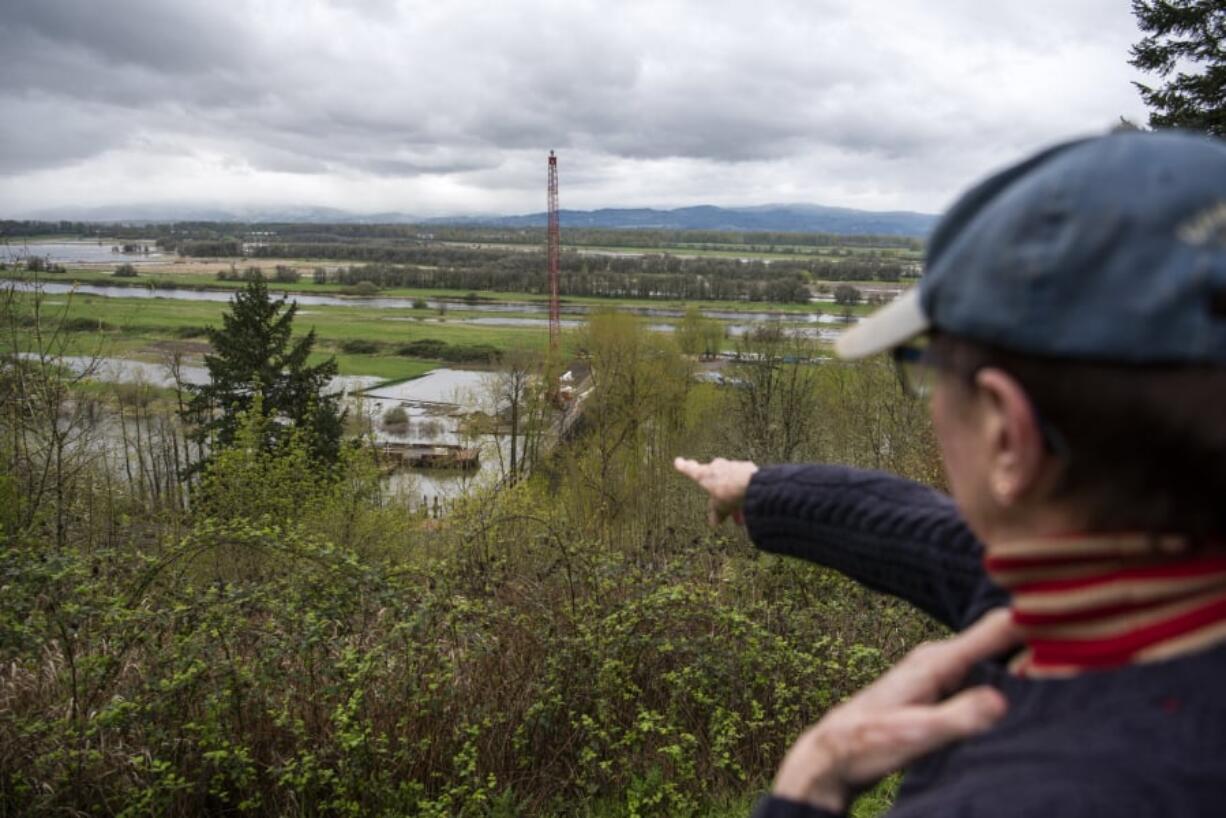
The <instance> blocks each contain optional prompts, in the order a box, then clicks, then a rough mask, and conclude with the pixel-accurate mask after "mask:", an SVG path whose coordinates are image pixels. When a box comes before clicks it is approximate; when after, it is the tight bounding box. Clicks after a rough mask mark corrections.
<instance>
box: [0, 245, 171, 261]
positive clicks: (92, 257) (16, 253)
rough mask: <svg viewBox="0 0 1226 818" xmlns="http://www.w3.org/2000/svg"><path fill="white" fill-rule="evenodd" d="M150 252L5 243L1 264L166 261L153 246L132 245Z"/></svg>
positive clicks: (0, 258)
mask: <svg viewBox="0 0 1226 818" xmlns="http://www.w3.org/2000/svg"><path fill="white" fill-rule="evenodd" d="M129 243H130V244H140V245H142V246H146V247H148V248H149V252H148V253H147V254H146V253H120V252H117V251H115V250H112V249H111V248H113V247H115V246H117V244H116V243H115V242H113V241H108V242H104V243H102V244H99V243H98V242H96V241H48V242H41V241H40V242H34V243H30V244H26V243H24V242H22V243H13V242H4V243H3V244H0V261H7V262H13V261H19V260H21V259H24V258H27V257H29V256H38V257H40V258H45V259H47V261H51V262H57V263H60V264H98V263H108V262H114V263H115V264H150V263H152V262H159V261H162V260H163V259H164V256H163V255H162V253H161V252H160V251H159V250H158V249H157V248H156V247H154V245H153V243H152V242H129Z"/></svg>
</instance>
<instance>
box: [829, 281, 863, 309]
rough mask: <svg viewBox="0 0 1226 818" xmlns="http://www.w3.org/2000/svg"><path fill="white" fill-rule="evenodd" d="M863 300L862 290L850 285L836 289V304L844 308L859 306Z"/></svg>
mask: <svg viewBox="0 0 1226 818" xmlns="http://www.w3.org/2000/svg"><path fill="white" fill-rule="evenodd" d="M860 298H861V293H860V290H859V289H857V288H855V287H853V286H851V285H850V284H840V285H839V286H837V287H835V288H834V303H836V304H842V305H844V306H852V305H854V304H859V303H860Z"/></svg>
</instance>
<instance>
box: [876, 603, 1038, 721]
mask: <svg viewBox="0 0 1226 818" xmlns="http://www.w3.org/2000/svg"><path fill="white" fill-rule="evenodd" d="M1021 641H1022V636H1021V632H1020V631H1019V630H1018V628H1017V627H1016V626H1015V625H1014V624H1013V618H1012V615H1011V614H1010V613H1009V611H1008V609H1005V608H999V609H997V610H994V611H990V612H989V613H987V614H985V615H984V616H983V617H982V618H981V619H980V620H979V621H978V622H976V623H975V624H974V625H972V626H971V627H970V628H967V629H966V630H965V631H963V632H962V633H960V634H958V635H956V636H953V637H951V638H949V639H945V640H943V641H940V642H928V643H926V644H923V645H920V646H919V647H917V648H916V649H915V650H913V651H911V652H910V653H909V654H907V656H906V658H904V659H903V660H902V661H901V662H899V663H898V664H897V665H895V666H894V667H893V668H891V669H890V670H889V671H887V672H886V674H885V675H884V676H882V677H881V678H880V679H878V680H877V682H875V683H874V684H872V685H870V686H869V687H868V688H866V689H865V690H863V691H862V692H861V693H860V697H861V698H863V699H864V700H865V702H866V703H871V705H872V706H874V707H897V706H900V705H908V704H925V703H931V702H935V701H937V700H938V699H940V698H941V697H942V696H943V695H944V694H946V693H948V692H949V691H951V690H954V689H956V688H957V687H958V685H959V684H960V683H961V681H962V679H963V677H965V676H966V674H967V672H968V671H969V670H970V669H971V666H972V665H974V664H975V663H976V662H981V661H983V660H985V659H990V658H992V657H994V656H998V655H1000V654H1002V653H1004V652H1005V651H1007V650H1009V649H1010V648H1012V647H1014V646H1016V645H1018V644H1021Z"/></svg>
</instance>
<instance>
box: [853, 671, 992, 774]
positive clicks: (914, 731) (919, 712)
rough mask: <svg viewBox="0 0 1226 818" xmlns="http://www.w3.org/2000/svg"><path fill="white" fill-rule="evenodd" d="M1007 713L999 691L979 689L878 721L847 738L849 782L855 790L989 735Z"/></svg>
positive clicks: (893, 713) (873, 721) (869, 723)
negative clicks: (929, 756)
mask: <svg viewBox="0 0 1226 818" xmlns="http://www.w3.org/2000/svg"><path fill="white" fill-rule="evenodd" d="M1007 710H1008V703H1007V702H1006V701H1005V697H1004V696H1003V695H1002V694H1001V692H1000V691H999V690H996V689H995V688H991V687H976V688H971V689H969V690H964V691H962V692H961V693H959V694H958V695H956V696H953V697H951V698H949V699H947V700H946V701H943V702H941V703H940V704H936V705H912V706H909V707H904V708H899V709H897V710H894V711H892V712H890V713H888V714H887V715H883V716H882V717H881V718H879V719H873V720H872V721H870V722H867V723H864V724H862V725H861V726H860V728H859V730H857V731H856V732H855V734H853V735H850V736H847V737H846V738H845V741H846V742H847V743H846V745H845V746H844V747H843V748H842V749H843V753H842V755H843V758H844V759H845V760H846V763H847V768H846V769H845V771H844V773H843V775H844V776H845V780H847V781H848V783H851V784H853V785H854V786H859V785H862V784H866V783H869V782H872V781H876V780H877V779H879V778H881V777H882V776H884V775H887V774H888V773H891V772H893V771H895V770H897V769H899V768H901V767H905V766H906V765H908V764H910V763H911V762H912V761H914V760H915V759H917V758H921V757H923V756H925V755H927V754H928V753H931V752H933V751H935V750H938V749H940V748H941V747H944V746H945V745H947V744H952V743H953V742H955V741H963V740H965V739H968V738H971V737H973V736H977V735H979V734H980V733H983V732H986V731H987V730H989V729H991V727H992V726H993V725H995V724H996V723H997V722H999V721H1000V720H1001V718H1003V717H1004V715H1005V712H1006V711H1007ZM857 745H858V746H857Z"/></svg>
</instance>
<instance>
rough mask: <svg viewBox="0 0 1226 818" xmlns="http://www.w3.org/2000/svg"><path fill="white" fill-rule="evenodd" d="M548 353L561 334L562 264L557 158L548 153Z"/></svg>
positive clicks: (556, 347)
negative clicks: (560, 287) (559, 288)
mask: <svg viewBox="0 0 1226 818" xmlns="http://www.w3.org/2000/svg"><path fill="white" fill-rule="evenodd" d="M548 195H549V231H548V237H547V239H546V242H547V247H548V254H547V255H548V259H549V351H550V352H551V353H556V352H557V351H558V338H559V337H560V336H561V334H562V309H561V306H560V305H559V303H558V271H559V270H560V269H561V264H562V230H561V223H560V221H559V219H558V157H556V156H554V155H553V151H550V152H549V194H548Z"/></svg>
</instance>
